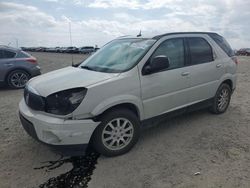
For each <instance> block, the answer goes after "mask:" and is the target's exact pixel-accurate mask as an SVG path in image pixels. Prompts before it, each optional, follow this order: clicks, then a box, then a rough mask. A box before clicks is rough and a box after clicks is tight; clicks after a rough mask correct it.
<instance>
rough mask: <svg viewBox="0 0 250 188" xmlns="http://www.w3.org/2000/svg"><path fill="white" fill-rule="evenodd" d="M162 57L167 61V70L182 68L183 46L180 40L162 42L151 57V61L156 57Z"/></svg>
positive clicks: (183, 59)
mask: <svg viewBox="0 0 250 188" xmlns="http://www.w3.org/2000/svg"><path fill="white" fill-rule="evenodd" d="M161 55H164V56H166V57H167V58H168V60H169V68H168V69H175V68H180V67H183V66H184V61H185V56H184V45H183V39H182V38H173V39H168V40H166V41H164V42H162V43H161V44H160V45H159V47H158V48H157V49H156V51H155V52H154V53H153V55H152V57H151V61H152V59H153V58H154V57H156V56H161Z"/></svg>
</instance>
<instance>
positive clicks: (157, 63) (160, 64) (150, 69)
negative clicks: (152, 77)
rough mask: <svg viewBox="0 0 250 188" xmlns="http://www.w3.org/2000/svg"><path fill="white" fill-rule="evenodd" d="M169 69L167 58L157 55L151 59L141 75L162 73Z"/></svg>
mask: <svg viewBox="0 0 250 188" xmlns="http://www.w3.org/2000/svg"><path fill="white" fill-rule="evenodd" d="M168 67H169V60H168V57H167V56H164V55H159V56H156V57H154V58H153V59H152V61H151V62H150V63H149V64H148V65H146V66H145V67H144V68H143V70H142V75H147V74H153V73H155V72H159V71H163V70H165V69H167V68H168Z"/></svg>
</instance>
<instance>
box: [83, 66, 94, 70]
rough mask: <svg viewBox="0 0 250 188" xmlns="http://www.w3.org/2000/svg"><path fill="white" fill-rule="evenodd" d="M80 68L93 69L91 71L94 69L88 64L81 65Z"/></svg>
mask: <svg viewBox="0 0 250 188" xmlns="http://www.w3.org/2000/svg"><path fill="white" fill-rule="evenodd" d="M81 68H82V69H87V70H93V71H95V69H94V68H92V67H89V66H87V65H84V66H81Z"/></svg>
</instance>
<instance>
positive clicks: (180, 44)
mask: <svg viewBox="0 0 250 188" xmlns="http://www.w3.org/2000/svg"><path fill="white" fill-rule="evenodd" d="M159 55H164V56H167V57H168V59H169V64H170V66H169V68H168V69H166V70H164V71H161V72H156V73H153V74H149V75H141V78H140V79H141V91H142V94H141V95H142V100H143V105H144V117H145V119H148V118H151V117H154V116H157V115H161V114H164V113H166V112H169V111H172V110H175V109H178V108H181V107H183V106H185V105H186V103H187V94H186V91H187V88H188V79H189V77H188V76H189V73H188V71H187V68H186V67H185V48H184V39H183V38H171V39H167V40H165V41H163V42H162V43H161V44H159V46H158V47H157V48H156V50H155V51H154V53H153V54H152V55H151V57H150V58H149V60H148V61H147V63H146V64H148V63H151V62H152V59H153V58H154V57H156V56H159ZM144 67H145V65H144Z"/></svg>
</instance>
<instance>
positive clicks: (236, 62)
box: [232, 57, 239, 65]
mask: <svg viewBox="0 0 250 188" xmlns="http://www.w3.org/2000/svg"><path fill="white" fill-rule="evenodd" d="M232 60H233V61H234V63H235V64H236V65H238V64H239V61H238V59H237V57H232Z"/></svg>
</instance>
